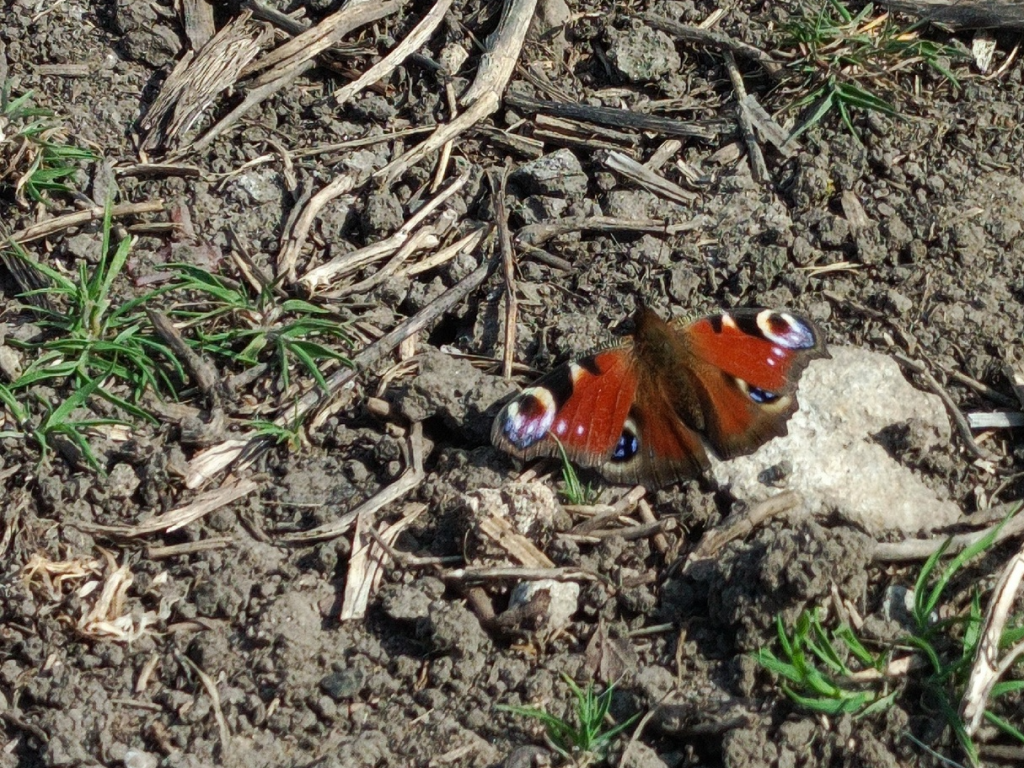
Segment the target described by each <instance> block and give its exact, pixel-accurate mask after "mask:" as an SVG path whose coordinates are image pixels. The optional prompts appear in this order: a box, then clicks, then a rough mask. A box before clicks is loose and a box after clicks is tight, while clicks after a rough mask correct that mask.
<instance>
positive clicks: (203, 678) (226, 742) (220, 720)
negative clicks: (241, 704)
mask: <svg viewBox="0 0 1024 768" xmlns="http://www.w3.org/2000/svg"><path fill="white" fill-rule="evenodd" d="M174 655H175V657H176V658H177V659H178V661H179V662H180V663H182V664H184V665H186V666H188V667H190V668H191V669H192V671H193V672H195V673H196V677H198V678H199V682H201V683H202V684H203V688H205V689H206V695H207V696H209V697H210V703H211V704H212V705H213V717H214V719H215V720H216V721H217V730H218V731H219V732H220V755H221V758H222V759H224V758H226V757H227V755H228V753H229V750H230V748H231V730H230V729H229V728H228V721H227V720H226V719H225V718H224V711H223V710H222V709H221V707H220V693H218V692H217V684H216V683H215V682H213V678H212V677H210V676H209V675H208V674H206V673H205V672H203V670H202V669H200V668H199V665H198V664H196V663H195V662H194V661H192V659H190V658H189V657H188V656H186V655H185V654H183V653H180V652H178V651H175V652H174Z"/></svg>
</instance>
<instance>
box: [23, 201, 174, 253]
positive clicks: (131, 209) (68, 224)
mask: <svg viewBox="0 0 1024 768" xmlns="http://www.w3.org/2000/svg"><path fill="white" fill-rule="evenodd" d="M165 207H166V206H165V205H164V201H163V200H150V201H149V202H146V203H123V204H121V205H115V206H113V207H112V208H111V209H110V217H111V218H112V219H117V218H120V217H122V216H137V215H138V214H141V213H156V212H157V211H162V210H164V209H165ZM104 213H105V209H104V207H103V206H102V205H93V206H90V207H89V208H86V209H85V210H84V211H75V212H74V213H65V214H64V215H63V216H57V217H55V218H52V219H47V220H46V221H40V222H38V223H36V224H30V225H29V226H27V227H25V228H24V229H19V230H18V231H17V232H15V233H14V234H12V235H11V237H10V239H11V240H13V241H14V242H16V243H19V244H22V245H23V244H25V243H28V242H31V241H32V240H38V239H40V238H42V237H47V236H48V235H52V234H55V233H57V232H60V231H62V230H65V229H71V228H72V227H80V226H82V225H83V224H88V223H89V222H90V221H97V220H98V219H102V218H103V216H104Z"/></svg>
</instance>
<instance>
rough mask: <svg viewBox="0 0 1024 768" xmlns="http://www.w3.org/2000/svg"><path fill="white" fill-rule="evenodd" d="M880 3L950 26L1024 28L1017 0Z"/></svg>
mask: <svg viewBox="0 0 1024 768" xmlns="http://www.w3.org/2000/svg"><path fill="white" fill-rule="evenodd" d="M881 4H882V5H884V6H885V7H886V8H890V9H892V10H894V11H900V12H902V13H910V14H913V15H915V16H919V17H920V18H921V19H922V21H927V22H929V23H930V24H943V25H946V26H950V27H953V28H954V29H1024V3H1022V2H1020V0H1016V1H1015V0H1002V1H999V0H996V1H995V2H993V1H992V0H881Z"/></svg>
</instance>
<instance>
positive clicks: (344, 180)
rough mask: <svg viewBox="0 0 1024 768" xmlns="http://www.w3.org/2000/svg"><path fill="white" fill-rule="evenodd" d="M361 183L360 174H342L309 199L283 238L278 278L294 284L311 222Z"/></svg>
mask: <svg viewBox="0 0 1024 768" xmlns="http://www.w3.org/2000/svg"><path fill="white" fill-rule="evenodd" d="M363 181H365V178H363V176H362V174H360V175H359V176H356V175H355V174H353V173H351V172H349V173H343V174H341V175H340V176H338V177H337V178H336V179H334V180H333V181H332V182H331V183H330V184H328V185H327V186H326V187H324V188H323V189H321V190H320V191H319V192H317V193H316V194H315V195H313V197H311V198H310V199H309V202H307V203H306V207H305V208H303V209H302V213H300V214H299V215H298V216H297V217H296V219H295V223H294V224H293V225H292V227H291V229H290V230H289V232H288V233H287V235H286V236H285V238H284V244H283V245H282V246H281V251H280V253H278V255H277V275H278V277H283V278H284V279H285V281H286V282H288V283H289V284H294V283H295V281H296V272H295V270H296V266H297V264H298V261H299V252H300V251H301V250H302V246H303V245H304V244H305V242H306V238H307V237H308V236H309V230H310V229H312V227H313V221H314V220H315V219H316V217H317V216H318V215H319V214H320V211H321V210H323V208H324V206H325V205H327V204H328V203H329V202H331V200H334V199H335V198H337V197H340V196H341V195H343V194H345V193H346V192H350V191H352V190H353V189H354V188H355V187H356V186H358V185H360V184H361V183H362V182H363Z"/></svg>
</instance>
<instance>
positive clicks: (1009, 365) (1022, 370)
mask: <svg viewBox="0 0 1024 768" xmlns="http://www.w3.org/2000/svg"><path fill="white" fill-rule="evenodd" d="M1003 373H1004V374H1005V375H1006V378H1008V379H1009V380H1010V386H1011V387H1013V394H1014V395H1016V396H1017V402H1018V403H1019V404H1020V406H1021V407H1022V408H1024V366H1022V365H1021V362H1020V360H1013V361H1012V362H1010V361H1007V362H1005V363H1003Z"/></svg>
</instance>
